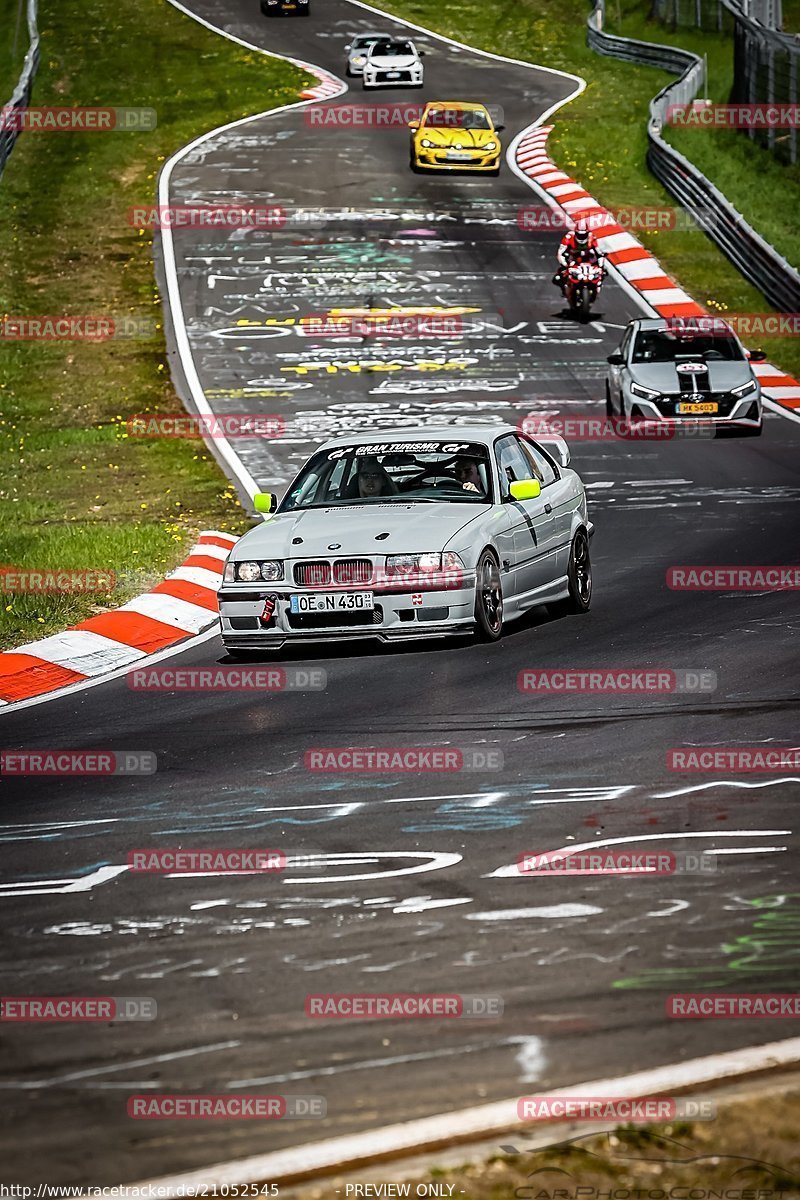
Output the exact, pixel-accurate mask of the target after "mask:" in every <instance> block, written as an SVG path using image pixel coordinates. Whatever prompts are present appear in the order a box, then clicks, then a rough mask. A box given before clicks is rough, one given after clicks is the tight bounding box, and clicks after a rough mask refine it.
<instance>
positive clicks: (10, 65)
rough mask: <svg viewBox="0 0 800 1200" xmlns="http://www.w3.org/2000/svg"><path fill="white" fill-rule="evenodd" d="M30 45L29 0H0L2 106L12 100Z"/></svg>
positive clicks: (0, 91)
mask: <svg viewBox="0 0 800 1200" xmlns="http://www.w3.org/2000/svg"><path fill="white" fill-rule="evenodd" d="M29 44H30V43H29V40H28V20H27V0H0V106H2V105H3V104H5V103H6V101H8V100H10V99H11V93H12V92H13V91H14V88H15V87H16V86H17V81H18V80H19V74H20V71H21V70H22V64H23V62H24V60H25V55H26V53H27V51H28V46H29Z"/></svg>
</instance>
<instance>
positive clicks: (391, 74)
mask: <svg viewBox="0 0 800 1200" xmlns="http://www.w3.org/2000/svg"><path fill="white" fill-rule="evenodd" d="M386 78H387V79H399V78H400V72H399V71H387V72H386Z"/></svg>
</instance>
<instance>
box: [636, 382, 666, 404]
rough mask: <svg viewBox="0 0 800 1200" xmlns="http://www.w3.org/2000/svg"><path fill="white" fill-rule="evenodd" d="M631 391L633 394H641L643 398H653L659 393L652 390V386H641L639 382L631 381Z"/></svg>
mask: <svg viewBox="0 0 800 1200" xmlns="http://www.w3.org/2000/svg"><path fill="white" fill-rule="evenodd" d="M631 391H632V392H633V394H634V396H641V397H642V399H643V400H655V399H656V398H657V397H658V396H660V395H661V392H654V391H653V389H652V388H646V387H642V385H641V384H640V383H632V384H631Z"/></svg>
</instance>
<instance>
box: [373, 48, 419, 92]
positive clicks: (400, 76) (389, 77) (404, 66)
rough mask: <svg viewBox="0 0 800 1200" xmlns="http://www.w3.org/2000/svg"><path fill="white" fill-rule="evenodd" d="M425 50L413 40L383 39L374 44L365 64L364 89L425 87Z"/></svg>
mask: <svg viewBox="0 0 800 1200" xmlns="http://www.w3.org/2000/svg"><path fill="white" fill-rule="evenodd" d="M422 56H423V51H421V50H417V47H416V46H415V45H414V43H413V42H412V41H411V40H410V39H409V38H383V39H382V40H381V41H379V42H373V44H372V45H371V46H370V48H369V50H368V51H367V61H366V62H365V63H364V73H363V76H362V80H361V82H362V86H363V87H364V88H365V89H366V88H379V87H418V88H421V87H422V83H423V78H424V70H423V67H422Z"/></svg>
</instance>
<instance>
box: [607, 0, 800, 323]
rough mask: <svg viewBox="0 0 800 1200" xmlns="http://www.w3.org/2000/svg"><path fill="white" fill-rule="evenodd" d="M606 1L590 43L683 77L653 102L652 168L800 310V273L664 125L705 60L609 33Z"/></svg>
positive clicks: (738, 261)
mask: <svg viewBox="0 0 800 1200" xmlns="http://www.w3.org/2000/svg"><path fill="white" fill-rule="evenodd" d="M604 18H605V0H595V8H594V11H593V12H592V14H591V15H590V17H589V19H588V21H587V36H586V40H587V43H588V45H589V47H590V48H591V49H592V50H595V51H596V52H597V53H598V54H604V55H607V56H609V57H611V58H621V59H624V60H625V61H627V62H636V63H641V64H643V65H647V66H653V67H661V69H662V70H665V71H671V72H673V73H674V74H676V75H678V76H679V78H678V80H677V81H676V82H675V83H671V84H668V86H667V87H665V88H662V90H661V91H660V92H659V93H658V95H657V96H655V97H654V98H653V99H652V100H651V101H650V117H649V120H648V123H647V141H648V150H647V165H648V166H649V167H650V170H651V171H652V172H653V174H654V175H655V177H656V179H658V180H659V182H660V183H662V184H663V185H664V187H665V188H666V189H667V191H669V192H670V193H671V194H672V195H673V196H674V197H675V198H676V199H677V200H678V201H679V202H680V203H681V204H682V205H683V206H684V207H685V208H686V209H687V210H689V212H690V213H692V211H693V210H694V211H695V212H696V213H698V214H699V216H698V224H699V225H700V227H701V228H702V229H703V230H704V232H705V233H706V234H707V236H708V237H710V238H711V240H712V241H713V242H714V243H715V244H716V245H717V246H718V247H719V249H720V250H721V251H722V253H723V254H724V255H725V256H726V258H728V259H729V260H730V261H731V262H732V263H733V265H734V266H735V267H736V268H737V270H739V271H741V273H742V275H744V277H745V279H747V280H749V282H750V283H752V284H753V285H754V286H755V287H757V288H758V290H759V291H760V292H761V293H762V294H763V295H764V297H765V298H766V299H767V300H768V302H769V303H770V304H771V305H772V306H773V307H774V308H777V309H778V310H780V311H781V312H800V274H799V273H798V272H797V271H796V270H795V269H794V267H792V266H791V265H790V263H788V262H787V261H786V259H785V258H783V256H782V255H780V254H779V253H778V251H777V250H775V248H774V247H773V246H770V244H769V243H768V242H766V241H764V239H763V238H762V237H760V236H759V234H757V233H756V231H755V230H754V229H753V228H752V226H751V225H749V224H748V223H747V221H746V220H745V219H744V217H743V216H742V214H741V213H739V212H737V210H736V209H735V208H734V207H733V205H732V204H731V203H730V201H729V200H728V199H727V198H726V197H725V196H724V195H723V194H722V192H720V191H719V189H718V188H716V187H714V185H713V183H711V182H710V180H708V179H706V177H705V175H703V173H702V172H701V171H699V170H698V169H697V167H695V166H694V164H693V163H691V162H689V160H688V158H686V157H685V156H684V155H683V154H681V153H680V152H679V151H677V150H676V149H675V148H674V147H673V146H670V145H669V143H668V142H667V141H666V140H665V139H664V137H663V135H662V130H663V127H664V125H665V123H666V117H667V109H668V107H669V106H670V105H671V104H690V103H691V102H692V101H693V100H695V99H696V97H697V93H698V91H699V89H700V85H701V83H702V81H703V71H704V66H703V62H702V60H701V59H700V58H698V56H697V55H696V54H693V53H692V52H691V51H690V50H681V49H680V48H678V47H675V46H661V45H658V44H656V43H653V42H640V41H636V40H635V39H634V38H622V37H616V36H615V35H613V34H608V33H605V32H604V30H603V24H604Z"/></svg>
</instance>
